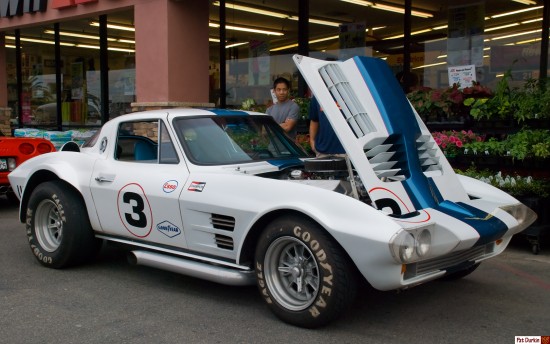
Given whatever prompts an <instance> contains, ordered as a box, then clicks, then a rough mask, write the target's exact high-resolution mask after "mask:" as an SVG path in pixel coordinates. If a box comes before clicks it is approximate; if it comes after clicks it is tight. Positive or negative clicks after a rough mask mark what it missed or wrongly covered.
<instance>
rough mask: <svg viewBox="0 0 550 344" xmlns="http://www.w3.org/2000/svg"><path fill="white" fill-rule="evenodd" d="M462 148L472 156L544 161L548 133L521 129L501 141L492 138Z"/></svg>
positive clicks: (549, 138)
mask: <svg viewBox="0 0 550 344" xmlns="http://www.w3.org/2000/svg"><path fill="white" fill-rule="evenodd" d="M464 148H465V149H466V150H467V152H468V153H470V152H471V153H472V154H491V155H499V156H506V155H507V156H511V157H512V158H513V159H518V160H524V159H525V158H528V157H536V158H542V159H544V158H547V157H549V156H550V131H548V130H546V129H535V130H533V129H527V128H523V129H522V130H520V131H518V132H517V133H515V134H512V135H508V136H507V137H506V139H504V140H502V141H500V140H497V139H496V138H494V137H492V138H490V139H489V140H487V141H485V142H471V143H467V144H464Z"/></svg>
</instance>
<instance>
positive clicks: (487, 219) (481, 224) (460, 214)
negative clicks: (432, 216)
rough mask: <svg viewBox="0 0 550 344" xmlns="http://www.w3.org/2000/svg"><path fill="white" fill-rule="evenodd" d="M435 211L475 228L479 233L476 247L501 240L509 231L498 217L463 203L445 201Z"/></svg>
mask: <svg viewBox="0 0 550 344" xmlns="http://www.w3.org/2000/svg"><path fill="white" fill-rule="evenodd" d="M435 209H436V210H438V211H440V212H442V213H444V214H447V215H449V216H452V217H454V218H455V219H458V220H460V221H462V222H464V223H466V224H468V225H470V226H471V227H472V228H474V229H475V230H476V231H477V232H478V233H479V239H478V241H477V242H476V243H475V246H478V245H484V244H487V243H490V242H492V241H495V240H497V239H500V238H501V237H502V236H503V235H504V234H505V233H506V231H507V230H508V226H506V224H505V223H504V222H502V221H501V220H500V219H499V218H498V217H496V216H493V215H491V214H488V213H486V212H484V211H483V210H480V209H477V208H474V207H472V206H470V205H468V204H465V203H462V202H459V203H453V202H450V201H443V202H441V203H440V204H439V206H437V207H436V208H435Z"/></svg>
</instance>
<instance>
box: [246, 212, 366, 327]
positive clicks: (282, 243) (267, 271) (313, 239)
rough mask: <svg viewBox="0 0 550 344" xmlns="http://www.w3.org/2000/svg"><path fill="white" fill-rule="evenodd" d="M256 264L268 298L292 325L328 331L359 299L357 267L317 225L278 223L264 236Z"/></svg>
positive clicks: (295, 220) (305, 221) (303, 221)
mask: <svg viewBox="0 0 550 344" xmlns="http://www.w3.org/2000/svg"><path fill="white" fill-rule="evenodd" d="M255 263H256V273H257V281H258V288H259V289H260V292H261V294H262V296H263V297H264V299H265V301H266V302H267V304H268V306H269V307H270V308H271V310H272V311H273V312H274V313H275V315H277V317H279V318H280V319H282V320H283V321H285V322H288V323H290V324H293V325H297V326H301V327H308V328H315V327H319V326H323V325H325V324H327V323H328V322H330V321H332V320H334V319H335V318H337V317H338V316H339V315H340V314H341V313H342V312H343V311H344V310H345V309H346V308H347V307H348V306H349V305H350V304H351V303H352V301H353V300H354V298H355V294H356V288H357V281H356V271H355V269H354V267H353V264H352V263H351V262H350V261H349V259H348V258H347V256H346V254H345V253H344V252H343V250H342V249H341V248H340V246H339V245H338V244H337V243H336V242H334V240H333V239H332V238H330V237H329V236H328V235H327V234H326V233H325V232H324V230H323V229H322V228H320V226H319V225H317V224H316V223H314V222H313V221H311V220H308V219H305V218H301V217H297V216H290V217H286V218H280V219H277V220H275V221H273V222H272V223H271V224H270V225H268V226H267V228H266V229H265V230H264V232H263V233H262V236H261V237H260V240H259V242H258V246H257V249H256V258H255Z"/></svg>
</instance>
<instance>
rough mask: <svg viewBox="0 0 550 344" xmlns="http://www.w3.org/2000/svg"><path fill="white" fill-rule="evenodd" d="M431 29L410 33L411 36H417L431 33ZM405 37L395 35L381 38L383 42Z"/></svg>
mask: <svg viewBox="0 0 550 344" xmlns="http://www.w3.org/2000/svg"><path fill="white" fill-rule="evenodd" d="M432 30H433V29H423V30H418V31H414V32H411V36H414V35H419V34H421V33H426V32H430V31H432ZM404 36H405V35H404V34H401V35H395V36H390V37H385V38H382V39H383V40H384V39H395V38H401V37H404Z"/></svg>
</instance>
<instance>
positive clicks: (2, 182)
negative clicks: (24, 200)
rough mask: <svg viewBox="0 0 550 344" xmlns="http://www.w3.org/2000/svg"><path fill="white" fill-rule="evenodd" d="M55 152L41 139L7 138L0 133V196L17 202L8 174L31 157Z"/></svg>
mask: <svg viewBox="0 0 550 344" xmlns="http://www.w3.org/2000/svg"><path fill="white" fill-rule="evenodd" d="M53 151H55V147H54V146H53V144H52V143H51V142H50V141H48V140H46V139H42V138H31V137H8V136H4V134H3V133H2V132H0V195H6V196H7V197H8V199H10V200H14V201H18V199H17V197H16V196H15V194H14V193H13V190H12V189H11V186H10V182H9V180H8V174H9V173H10V172H11V171H13V170H14V169H15V168H16V167H17V166H19V165H21V164H22V163H23V161H26V160H28V159H30V158H32V157H35V156H37V155H40V154H44V153H50V152H53Z"/></svg>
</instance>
